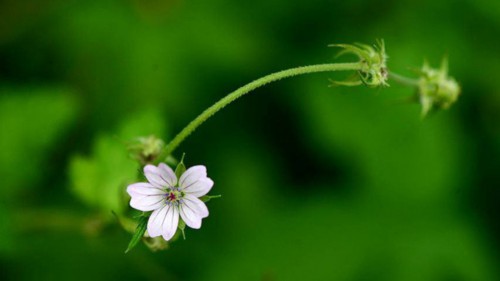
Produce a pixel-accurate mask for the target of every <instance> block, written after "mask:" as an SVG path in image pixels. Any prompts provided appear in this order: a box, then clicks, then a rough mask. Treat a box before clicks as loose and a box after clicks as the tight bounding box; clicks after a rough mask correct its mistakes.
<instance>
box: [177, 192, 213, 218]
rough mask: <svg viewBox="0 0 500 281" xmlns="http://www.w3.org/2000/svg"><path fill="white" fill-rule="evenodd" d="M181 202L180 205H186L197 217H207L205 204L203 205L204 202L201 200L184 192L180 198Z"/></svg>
mask: <svg viewBox="0 0 500 281" xmlns="http://www.w3.org/2000/svg"><path fill="white" fill-rule="evenodd" d="M181 202H182V205H185V206H186V207H188V208H189V209H191V210H192V211H193V212H194V213H195V214H196V215H198V216H199V217H201V218H206V217H208V208H207V206H206V205H205V203H203V201H201V200H200V199H198V198H196V197H195V196H193V195H190V194H186V195H184V197H183V198H182V201H181Z"/></svg>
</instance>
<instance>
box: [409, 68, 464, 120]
mask: <svg viewBox="0 0 500 281" xmlns="http://www.w3.org/2000/svg"><path fill="white" fill-rule="evenodd" d="M459 95H460V86H459V85H458V83H457V81H455V79H453V77H450V76H448V60H447V59H443V61H442V63H441V68H440V69H433V68H431V67H430V66H429V65H428V63H427V62H425V63H424V65H423V67H422V69H421V70H420V79H419V81H418V97H419V101H420V104H421V105H422V116H426V115H427V114H428V113H429V112H430V111H432V110H435V109H447V108H449V107H450V106H451V105H452V104H453V103H454V102H455V101H456V100H457V99H458V96H459Z"/></svg>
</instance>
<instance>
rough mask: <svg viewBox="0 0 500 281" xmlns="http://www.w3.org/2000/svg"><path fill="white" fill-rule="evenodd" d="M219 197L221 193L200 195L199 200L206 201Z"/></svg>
mask: <svg viewBox="0 0 500 281" xmlns="http://www.w3.org/2000/svg"><path fill="white" fill-rule="evenodd" d="M221 197H222V195H205V196H201V197H200V200H201V201H203V202H208V201H210V200H211V199H215V198H221Z"/></svg>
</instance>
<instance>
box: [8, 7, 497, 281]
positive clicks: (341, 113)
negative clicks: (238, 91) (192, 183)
mask: <svg viewBox="0 0 500 281" xmlns="http://www.w3.org/2000/svg"><path fill="white" fill-rule="evenodd" d="M376 38H384V39H385V42H386V46H387V51H388V54H389V56H390V61H389V67H390V69H391V70H394V71H397V72H399V73H402V74H405V75H409V76H411V75H412V71H411V70H410V69H412V68H418V67H420V66H421V65H422V63H423V60H424V59H425V58H427V59H428V61H429V62H430V63H431V64H433V65H434V66H439V63H440V61H441V58H442V57H443V56H444V55H448V57H449V60H450V72H451V75H452V76H454V77H455V78H456V79H457V80H458V81H459V82H460V84H461V86H462V89H463V92H462V96H461V97H460V100H459V102H458V103H457V104H456V105H455V106H454V107H453V108H451V109H450V110H449V111H446V112H440V113H438V114H434V115H432V116H430V118H427V119H425V120H421V119H420V108H419V107H418V105H416V104H412V103H409V102H408V98H409V97H410V96H411V95H412V94H413V92H414V90H413V89H410V88H406V87H402V86H398V85H397V84H395V83H392V84H391V87H390V88H384V89H378V90H377V89H368V88H362V87H359V88H342V87H335V88H329V87H327V86H328V84H329V82H328V79H329V78H332V79H341V78H343V77H345V75H344V74H325V73H322V74H314V75H308V76H302V77H297V78H294V79H289V80H285V81H280V82H278V83H275V84H272V85H269V86H266V87H265V88H262V89H259V90H258V91H256V92H254V93H253V94H251V95H249V96H246V97H244V98H243V99H241V100H239V101H237V102H235V103H234V104H233V105H231V106H229V107H228V108H226V109H224V110H223V111H221V112H220V113H218V114H217V115H216V116H215V117H214V118H212V119H211V120H209V121H208V122H207V123H206V124H205V125H204V126H202V127H201V128H200V129H199V130H197V131H196V132H195V133H194V134H193V135H192V136H191V137H190V138H189V139H187V140H186V141H185V142H184V143H183V145H182V146H181V147H180V148H179V149H178V150H177V151H176V156H177V157H178V156H180V154H181V153H182V152H186V153H187V158H186V163H187V165H194V164H204V165H206V166H207V167H208V171H209V176H210V177H211V178H212V179H214V181H215V183H216V185H215V187H214V189H213V192H212V193H213V194H222V195H223V198H222V199H218V200H213V201H211V202H209V203H208V205H209V208H210V211H211V214H210V217H208V218H207V219H205V220H204V221H203V227H202V229H201V230H199V231H193V230H188V231H187V240H185V241H183V240H179V241H177V242H175V243H173V244H172V245H171V247H170V249H169V250H167V251H162V252H156V253H152V252H151V251H150V250H149V249H148V248H146V247H145V246H144V245H142V244H141V245H139V246H138V247H136V248H135V249H134V250H133V251H132V252H130V253H128V254H126V255H125V254H123V251H124V249H125V248H126V245H127V243H128V241H129V239H130V234H129V233H127V232H125V231H124V230H123V229H122V228H120V226H119V224H118V223H117V221H116V219H115V218H114V217H113V216H112V215H111V210H113V211H115V212H117V213H120V214H129V213H128V212H129V210H128V209H127V196H126V194H124V190H125V187H126V185H127V183H131V182H133V181H134V180H135V177H136V175H137V164H136V163H135V162H134V161H132V160H131V159H130V158H129V157H128V155H127V151H126V150H125V148H126V143H127V141H129V140H130V139H131V138H134V137H137V136H143V135H149V134H155V135H157V136H160V137H162V138H164V139H165V140H169V139H171V138H172V136H173V135H175V134H176V133H177V132H178V131H179V130H180V129H182V128H183V126H184V125H186V124H187V123H188V122H189V121H190V120H191V119H192V118H194V117H195V116H196V115H197V114H199V113H200V112H201V111H202V110H203V109H204V108H206V107H208V106H209V105H211V104H212V103H213V102H215V101H216V100H217V99H219V98H221V97H223V96H224V95H225V94H227V93H229V92H230V91H232V90H234V89H235V88H237V87H239V86H241V85H243V84H245V83H247V82H250V81H251V80H253V79H255V78H258V77H260V76H263V75H265V74H268V73H270V72H274V71H277V70H281V69H286V68H290V67H295V66H300V65H307V64H315V63H327V62H331V61H333V60H334V53H335V51H336V50H334V49H331V48H327V47H326V46H327V45H328V44H330V43H351V42H365V43H370V42H374V40H375V39H376ZM499 47H500V1H494V0H463V1H451V0H421V1H413V0H404V1H403V0H386V1H364V0H352V1H326V0H309V1H286V0H257V1H228V0H210V1H201V0H193V1H184V0H172V1H160V0H146V1H144V0H121V1H118V0H116V1H113V0H88V1H62V0H55V1H35V0H23V1H19V0H4V1H2V2H1V4H0V126H1V133H0V151H1V152H0V278H1V279H2V280H94V281H97V280H338V281H361V280H384V281H391V280H394V281H396V280H398V281H400V280H405V281H413V280H415V281H420V280H421V281H424V280H425V281H431V280H436V281H438V280H439V281H440V280H443V281H461V280H464V281H467V280H477V281H482V280H500V273H499V270H498V268H499V266H500V262H499V249H500V245H499V242H500V239H499V237H500V236H499V235H500V224H499V219H498V218H499V216H500V204H499V202H500V192H499V185H500V176H499V175H500V160H499V159H500V90H499V89H500V86H499V84H498V83H499V82H498V81H499V76H500V53H499Z"/></svg>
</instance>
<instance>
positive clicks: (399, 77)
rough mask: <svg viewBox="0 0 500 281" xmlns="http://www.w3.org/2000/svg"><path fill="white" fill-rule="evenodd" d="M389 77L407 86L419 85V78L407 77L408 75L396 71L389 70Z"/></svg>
mask: <svg viewBox="0 0 500 281" xmlns="http://www.w3.org/2000/svg"><path fill="white" fill-rule="evenodd" d="M389 78H391V79H393V80H394V81H396V82H397V83H399V84H403V85H406V86H415V87H418V86H419V83H418V80H416V79H411V78H407V77H404V76H403V75H399V74H397V73H394V72H389Z"/></svg>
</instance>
